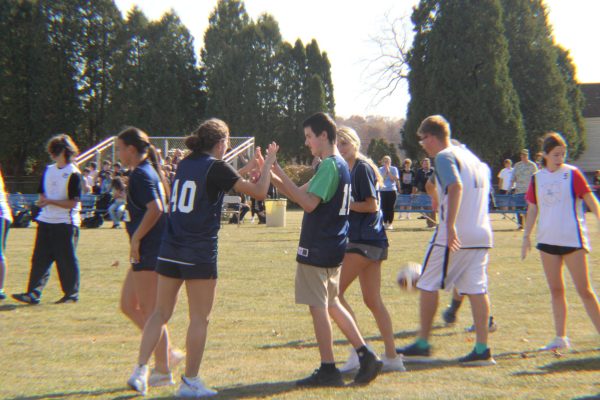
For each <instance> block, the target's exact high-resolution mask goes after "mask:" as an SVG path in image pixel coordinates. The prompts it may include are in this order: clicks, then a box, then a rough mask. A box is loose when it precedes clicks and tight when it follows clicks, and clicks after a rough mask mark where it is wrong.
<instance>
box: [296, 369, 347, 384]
mask: <svg viewBox="0 0 600 400" xmlns="http://www.w3.org/2000/svg"><path fill="white" fill-rule="evenodd" d="M296 386H304V387H315V386H344V380H343V379H342V373H341V372H340V370H339V369H337V368H336V369H334V370H332V371H325V370H324V369H323V368H318V369H315V371H314V372H313V373H312V375H310V376H309V377H307V378H304V379H300V380H298V381H296Z"/></svg>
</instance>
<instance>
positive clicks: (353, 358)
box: [340, 347, 360, 374]
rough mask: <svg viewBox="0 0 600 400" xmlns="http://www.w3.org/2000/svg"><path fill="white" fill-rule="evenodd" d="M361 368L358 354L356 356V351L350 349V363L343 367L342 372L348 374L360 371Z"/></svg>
mask: <svg viewBox="0 0 600 400" xmlns="http://www.w3.org/2000/svg"><path fill="white" fill-rule="evenodd" d="M359 367H360V362H359V360H358V354H356V350H354V349H353V348H352V347H350V351H349V352H348V361H346V364H344V365H342V367H341V368H340V372H341V373H342V374H346V373H349V372H354V371H358V368H359Z"/></svg>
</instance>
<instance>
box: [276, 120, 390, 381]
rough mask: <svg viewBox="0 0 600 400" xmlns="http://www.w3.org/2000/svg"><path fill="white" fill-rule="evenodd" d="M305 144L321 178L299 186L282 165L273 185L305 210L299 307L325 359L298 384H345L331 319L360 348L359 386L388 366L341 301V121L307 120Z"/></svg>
mask: <svg viewBox="0 0 600 400" xmlns="http://www.w3.org/2000/svg"><path fill="white" fill-rule="evenodd" d="M303 125H304V136H305V139H306V140H305V144H306V146H308V147H309V148H310V150H311V152H312V154H313V155H314V156H315V157H319V158H321V159H322V160H323V161H322V162H321V164H320V165H319V166H318V168H317V171H316V173H315V176H314V177H313V178H312V179H311V180H310V181H309V182H308V183H307V184H305V185H303V186H302V187H297V186H296V185H295V184H294V183H293V182H292V181H291V180H290V179H289V178H288V177H287V176H286V174H285V173H284V172H283V170H282V169H281V167H279V165H275V166H274V167H273V174H272V180H271V181H272V183H273V184H274V185H275V186H277V188H278V189H279V190H280V191H281V192H282V193H284V194H285V195H286V196H287V197H289V198H290V199H291V200H293V201H294V202H296V203H298V204H299V205H300V206H301V207H302V209H303V210H304V217H303V219H302V230H301V233H300V244H299V246H298V254H297V256H296V261H297V262H298V265H297V269H296V284H295V287H296V289H295V291H296V303H297V304H306V305H308V307H309V310H310V313H311V316H312V318H313V325H314V329H315V336H316V339H317V343H318V345H319V353H320V355H321V367H320V368H319V369H317V370H316V371H315V373H313V374H312V375H311V376H309V377H308V378H305V379H302V380H299V381H298V382H297V385H298V386H342V385H343V384H344V382H343V380H342V377H341V373H340V371H339V370H338V369H337V368H336V366H335V361H334V358H333V338H332V330H331V323H330V317H331V318H332V319H333V320H334V321H335V322H336V324H337V325H338V326H339V328H340V329H341V331H342V332H343V333H344V335H345V336H346V338H347V339H348V340H349V341H350V343H351V344H352V345H353V346H354V348H355V349H356V351H357V353H358V355H359V359H360V369H359V371H358V373H357V374H356V376H355V378H354V382H356V383H362V384H365V383H369V382H370V381H372V380H373V379H375V377H377V375H378V374H379V371H380V370H381V367H382V363H381V361H380V360H379V359H378V358H377V356H376V355H375V354H373V353H372V352H371V351H370V350H368V349H367V347H366V345H365V341H364V340H363V338H362V336H361V334H360V332H359V331H358V328H357V327H356V324H355V323H354V320H353V319H352V317H351V316H350V314H349V313H348V311H347V310H346V309H345V308H344V307H343V306H342V305H341V303H340V302H339V299H338V287H339V276H340V266H341V264H342V260H343V258H344V252H345V250H346V243H347V238H348V213H349V204H350V173H349V171H348V165H347V164H346V162H345V161H344V159H343V158H342V157H341V156H340V154H339V153H338V151H337V148H336V145H335V141H336V131H337V127H336V125H335V122H333V120H332V119H331V117H330V116H328V115H327V114H324V113H317V114H314V115H313V116H311V117H309V118H308V119H307V120H306V121H304V124H303Z"/></svg>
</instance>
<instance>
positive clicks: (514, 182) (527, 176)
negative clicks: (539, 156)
mask: <svg viewBox="0 0 600 400" xmlns="http://www.w3.org/2000/svg"><path fill="white" fill-rule="evenodd" d="M537 170H538V168H537V166H536V165H535V163H534V162H533V161H531V160H530V159H529V150H527V149H523V150H521V161H519V162H518V163H516V164H515V167H514V168H513V174H512V178H511V180H510V187H511V188H512V187H513V186H514V188H515V194H516V195H521V196H525V193H527V189H528V188H529V182H530V181H531V177H532V176H533V174H535V172H536V171H537ZM517 219H518V220H519V230H522V229H523V219H524V217H523V215H521V214H517Z"/></svg>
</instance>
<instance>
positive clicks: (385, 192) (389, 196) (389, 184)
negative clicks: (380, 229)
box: [379, 156, 400, 229]
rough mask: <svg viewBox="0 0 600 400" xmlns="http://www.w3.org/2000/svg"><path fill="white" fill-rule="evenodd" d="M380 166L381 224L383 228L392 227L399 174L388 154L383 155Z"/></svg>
mask: <svg viewBox="0 0 600 400" xmlns="http://www.w3.org/2000/svg"><path fill="white" fill-rule="evenodd" d="M381 163H382V166H381V167H380V168H379V173H380V174H381V176H382V177H383V185H382V186H381V187H380V188H379V197H380V198H381V212H382V213H383V226H384V227H385V229H394V227H393V226H392V223H393V222H394V206H395V205H396V198H397V194H396V192H397V191H398V182H399V180H398V179H399V176H400V175H399V174H398V168H396V167H394V166H393V165H392V159H391V158H390V156H383V158H382V159H381Z"/></svg>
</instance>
